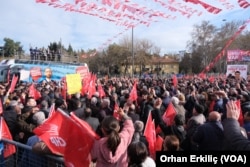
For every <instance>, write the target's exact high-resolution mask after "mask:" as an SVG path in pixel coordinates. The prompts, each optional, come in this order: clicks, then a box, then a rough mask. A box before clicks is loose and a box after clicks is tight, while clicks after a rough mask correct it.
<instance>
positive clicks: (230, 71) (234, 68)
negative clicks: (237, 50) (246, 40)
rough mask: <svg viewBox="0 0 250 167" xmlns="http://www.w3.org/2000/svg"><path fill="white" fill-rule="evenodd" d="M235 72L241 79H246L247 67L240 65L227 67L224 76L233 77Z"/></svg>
mask: <svg viewBox="0 0 250 167" xmlns="http://www.w3.org/2000/svg"><path fill="white" fill-rule="evenodd" d="M236 71H239V72H240V76H241V77H242V78H245V79H247V65H241V64H238V65H227V73H226V75H227V76H228V75H230V74H231V75H232V76H234V74H235V72H236Z"/></svg>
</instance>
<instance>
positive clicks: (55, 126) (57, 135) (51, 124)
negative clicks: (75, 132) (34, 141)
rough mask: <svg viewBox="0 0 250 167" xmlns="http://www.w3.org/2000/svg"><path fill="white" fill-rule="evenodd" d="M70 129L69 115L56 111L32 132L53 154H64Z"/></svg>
mask: <svg viewBox="0 0 250 167" xmlns="http://www.w3.org/2000/svg"><path fill="white" fill-rule="evenodd" d="M72 129H73V128H72V127H71V121H70V119H69V117H68V116H67V115H66V114H64V113H63V112H60V111H56V112H54V114H52V116H51V117H50V118H48V119H47V120H46V121H45V122H44V123H43V124H42V125H40V126H38V127H37V128H35V129H34V130H33V132H34V133H35V134H36V135H37V136H38V137H39V138H40V139H41V140H42V141H43V142H45V144H46V145H47V146H48V147H49V148H50V150H51V151H52V152H53V153H54V154H58V155H64V152H65V147H66V145H67V139H68V136H70V134H69V133H70V132H71V131H72Z"/></svg>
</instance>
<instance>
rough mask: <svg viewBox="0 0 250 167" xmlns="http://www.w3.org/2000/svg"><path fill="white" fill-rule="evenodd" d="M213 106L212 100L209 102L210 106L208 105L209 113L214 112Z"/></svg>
mask: <svg viewBox="0 0 250 167" xmlns="http://www.w3.org/2000/svg"><path fill="white" fill-rule="evenodd" d="M214 105H215V101H214V100H212V101H211V102H210V105H209V112H212V111H214Z"/></svg>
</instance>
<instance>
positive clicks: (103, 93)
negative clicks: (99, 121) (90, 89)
mask: <svg viewBox="0 0 250 167" xmlns="http://www.w3.org/2000/svg"><path fill="white" fill-rule="evenodd" d="M97 90H98V92H99V96H100V97H101V98H102V97H105V96H106V94H105V92H104V90H103V88H102V85H100V84H99V85H98V87H97Z"/></svg>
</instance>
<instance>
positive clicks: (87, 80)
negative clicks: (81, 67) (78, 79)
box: [81, 73, 91, 96]
mask: <svg viewBox="0 0 250 167" xmlns="http://www.w3.org/2000/svg"><path fill="white" fill-rule="evenodd" d="M90 81H91V73H88V74H87V75H86V77H85V78H84V79H83V86H82V90H81V94H82V95H83V96H84V95H85V94H86V93H87V92H88V89H89V84H90Z"/></svg>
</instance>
